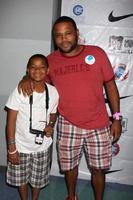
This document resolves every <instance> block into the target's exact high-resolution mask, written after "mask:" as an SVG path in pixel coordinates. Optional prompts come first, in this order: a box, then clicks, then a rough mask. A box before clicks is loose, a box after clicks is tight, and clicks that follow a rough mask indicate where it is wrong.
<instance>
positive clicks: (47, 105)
mask: <svg viewBox="0 0 133 200" xmlns="http://www.w3.org/2000/svg"><path fill="white" fill-rule="evenodd" d="M29 104H30V119H29V120H30V129H32V104H33V94H32V95H31V96H30V97H29ZM45 108H46V126H47V113H48V108H49V92H48V86H47V85H46V84H45Z"/></svg>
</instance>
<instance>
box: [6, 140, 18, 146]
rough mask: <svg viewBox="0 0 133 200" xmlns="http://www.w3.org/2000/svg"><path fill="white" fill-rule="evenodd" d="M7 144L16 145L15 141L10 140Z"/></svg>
mask: <svg viewBox="0 0 133 200" xmlns="http://www.w3.org/2000/svg"><path fill="white" fill-rule="evenodd" d="M7 144H8V145H10V144H16V141H15V140H11V141H9V142H7Z"/></svg>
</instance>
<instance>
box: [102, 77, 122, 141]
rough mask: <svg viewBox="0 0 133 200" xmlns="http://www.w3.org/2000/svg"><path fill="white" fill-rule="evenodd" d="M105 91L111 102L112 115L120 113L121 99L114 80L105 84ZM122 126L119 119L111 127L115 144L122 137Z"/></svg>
mask: <svg viewBox="0 0 133 200" xmlns="http://www.w3.org/2000/svg"><path fill="white" fill-rule="evenodd" d="M105 91H106V95H107V98H108V100H109V105H110V109H111V112H112V115H113V114H115V113H120V97H119V92H118V89H117V86H116V83H115V81H114V80H113V79H112V80H111V81H108V82H106V83H105ZM121 132H122V126H121V121H120V120H118V119H114V120H113V124H112V126H111V134H112V136H113V142H117V141H118V140H119V138H120V136H121Z"/></svg>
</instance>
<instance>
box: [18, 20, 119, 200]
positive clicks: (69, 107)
mask: <svg viewBox="0 0 133 200" xmlns="http://www.w3.org/2000/svg"><path fill="white" fill-rule="evenodd" d="M78 36H79V31H78V29H77V26H76V24H75V22H74V21H73V19H71V18H69V17H66V16H62V17H60V18H59V19H57V20H56V22H55V24H54V26H53V37H54V42H55V45H56V46H57V48H58V50H56V51H54V52H53V53H52V54H50V55H49V56H48V61H49V66H50V67H49V69H50V79H51V81H52V83H53V84H54V86H55V87H56V88H57V90H58V93H59V96H60V100H59V106H58V111H59V114H60V115H59V119H58V138H57V144H58V155H59V162H60V167H61V170H62V171H64V174H65V181H66V185H67V190H68V197H67V198H66V200H77V199H78V197H77V195H76V183H77V177H78V166H79V163H80V159H81V157H82V154H83V151H84V152H85V155H86V159H87V163H88V167H89V168H90V172H91V180H92V186H93V189H94V195H95V200H102V199H103V194H104V187H105V170H107V169H109V168H110V165H111V143H112V140H113V142H116V141H118V139H119V137H120V135H121V123H120V105H119V104H120V102H119V93H118V90H117V87H116V84H115V81H114V73H113V70H112V67H111V64H110V62H109V59H108V58H107V55H106V54H105V52H104V51H103V50H102V49H101V48H99V47H96V46H88V45H87V46H84V45H79V44H78ZM33 87H34V86H33V83H32V81H31V80H29V78H26V79H24V80H22V81H21V82H20V84H19V91H20V90H22V91H23V93H24V95H26V94H28V95H29V94H30V93H32V91H33ZM103 87H104V88H105V91H106V95H107V97H108V100H109V104H110V108H111V112H112V115H113V119H114V120H113V123H112V126H111V129H110V126H109V124H110V123H109V117H108V114H107V111H106V105H105V101H104V96H103Z"/></svg>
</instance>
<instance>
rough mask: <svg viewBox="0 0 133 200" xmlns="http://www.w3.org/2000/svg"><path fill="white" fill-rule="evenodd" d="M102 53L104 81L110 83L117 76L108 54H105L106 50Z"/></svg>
mask: <svg viewBox="0 0 133 200" xmlns="http://www.w3.org/2000/svg"><path fill="white" fill-rule="evenodd" d="M101 52H102V55H101V58H102V72H103V80H104V82H108V81H110V80H112V79H113V78H114V77H115V75H114V71H113V68H112V65H111V63H110V60H109V58H108V56H107V54H106V53H105V52H104V50H102V51H101Z"/></svg>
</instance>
